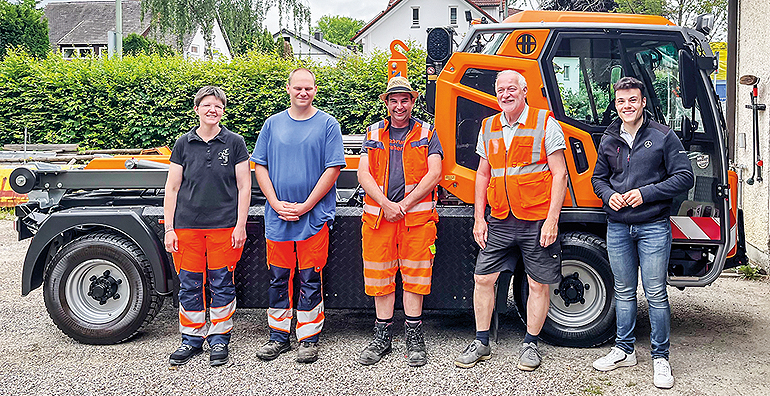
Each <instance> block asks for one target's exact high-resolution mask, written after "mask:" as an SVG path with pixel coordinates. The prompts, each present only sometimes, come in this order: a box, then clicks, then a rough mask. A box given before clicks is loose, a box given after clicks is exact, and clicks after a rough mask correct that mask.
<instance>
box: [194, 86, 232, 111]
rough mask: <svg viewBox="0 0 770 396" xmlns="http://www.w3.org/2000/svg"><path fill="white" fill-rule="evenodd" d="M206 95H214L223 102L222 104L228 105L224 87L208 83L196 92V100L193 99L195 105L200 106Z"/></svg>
mask: <svg viewBox="0 0 770 396" xmlns="http://www.w3.org/2000/svg"><path fill="white" fill-rule="evenodd" d="M206 96H213V97H215V98H217V99H219V100H220V101H221V102H222V106H227V95H225V91H223V90H222V88H219V87H215V86H213V85H207V86H205V87H203V88H201V89H199V90H198V93H196V94H195V100H194V101H193V103H194V104H195V107H198V105H199V104H201V102H202V101H203V98H205V97H206Z"/></svg>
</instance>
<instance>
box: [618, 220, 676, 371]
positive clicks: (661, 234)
mask: <svg viewBox="0 0 770 396" xmlns="http://www.w3.org/2000/svg"><path fill="white" fill-rule="evenodd" d="M607 252H608V253H609V258H610V266H611V267H612V274H613V275H614V277H615V301H616V305H615V318H616V319H617V336H616V337H615V346H617V347H618V348H620V349H622V350H623V351H625V352H626V353H631V352H633V350H634V342H635V341H636V337H635V336H634V327H635V326H636V287H637V282H638V271H637V268H641V271H642V286H643V287H644V295H645V297H646V298H647V305H648V307H649V309H650V327H651V331H650V341H651V344H652V351H651V352H652V358H653V359H655V358H660V357H662V358H666V359H668V348H669V346H670V342H669V335H670V333H671V308H670V307H669V304H668V294H667V292H666V272H667V268H668V259H669V256H670V255H671V223H670V222H669V219H668V218H666V219H663V220H659V221H656V222H653V223H647V224H634V225H629V224H623V223H613V222H610V223H608V224H607Z"/></svg>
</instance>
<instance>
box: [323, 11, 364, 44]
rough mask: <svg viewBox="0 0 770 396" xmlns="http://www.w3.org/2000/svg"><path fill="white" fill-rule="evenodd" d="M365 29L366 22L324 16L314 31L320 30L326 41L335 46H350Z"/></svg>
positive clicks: (335, 16) (342, 17) (337, 16)
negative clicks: (353, 39) (355, 37)
mask: <svg viewBox="0 0 770 396" xmlns="http://www.w3.org/2000/svg"><path fill="white" fill-rule="evenodd" d="M362 27H364V21H362V20H360V19H353V18H350V17H346V16H339V15H324V16H322V17H321V18H320V19H319V20H318V23H317V24H316V26H315V27H314V28H313V29H314V30H320V31H321V32H323V34H324V39H325V40H326V41H329V42H331V43H334V44H339V45H344V46H348V45H351V44H352V43H351V42H350V39H351V38H352V37H353V36H355V35H356V33H357V32H358V31H359V30H361V28H362Z"/></svg>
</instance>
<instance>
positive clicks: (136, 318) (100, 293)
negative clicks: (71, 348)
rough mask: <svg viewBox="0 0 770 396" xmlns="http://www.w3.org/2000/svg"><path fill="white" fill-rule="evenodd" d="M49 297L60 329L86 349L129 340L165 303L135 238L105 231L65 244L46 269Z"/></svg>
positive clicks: (45, 290)
mask: <svg viewBox="0 0 770 396" xmlns="http://www.w3.org/2000/svg"><path fill="white" fill-rule="evenodd" d="M44 276H45V278H44V286H43V298H44V300H45V306H46V308H47V309H48V314H49V315H50V316H51V319H53V321H54V323H55V324H56V326H57V327H59V329H61V330H62V331H63V332H64V333H65V334H67V335H68V336H70V337H72V338H73V339H75V340H77V341H79V342H82V343H85V344H115V343H119V342H122V341H125V340H127V339H129V338H131V337H132V336H134V335H135V334H136V333H138V332H139V330H140V329H141V328H142V327H144V326H145V325H147V324H149V323H150V322H151V321H152V319H153V318H154V317H155V314H157V313H158V311H159V310H160V307H161V306H162V304H163V296H161V295H159V294H158V293H156V292H155V289H154V286H153V284H152V279H153V278H152V267H151V266H150V262H149V261H148V260H147V258H146V257H145V255H144V253H143V252H142V250H141V249H140V248H139V247H138V246H137V245H136V244H135V243H134V242H132V241H131V240H130V239H128V238H126V237H124V236H122V235H119V234H115V233H111V232H105V231H99V232H96V233H93V234H88V235H84V236H81V237H79V238H77V239H75V240H73V241H72V242H70V243H68V244H67V245H65V246H64V247H63V248H62V249H61V250H60V251H59V252H58V253H56V255H55V256H54V257H53V259H52V260H51V262H50V263H48V265H47V266H46V270H45V275H44Z"/></svg>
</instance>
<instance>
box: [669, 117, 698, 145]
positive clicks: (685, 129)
mask: <svg viewBox="0 0 770 396" xmlns="http://www.w3.org/2000/svg"><path fill="white" fill-rule="evenodd" d="M679 125H680V126H681V128H680V129H679V130H678V131H677V130H675V131H674V132H675V133H676V136H679V140H681V141H683V142H689V141H690V140H692V136H693V132H695V130H696V129H697V128H698V124H697V122H696V123H694V122H693V121H692V120H690V118H689V117H687V116H686V115H684V114H682V116H681V117H680V118H679Z"/></svg>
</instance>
